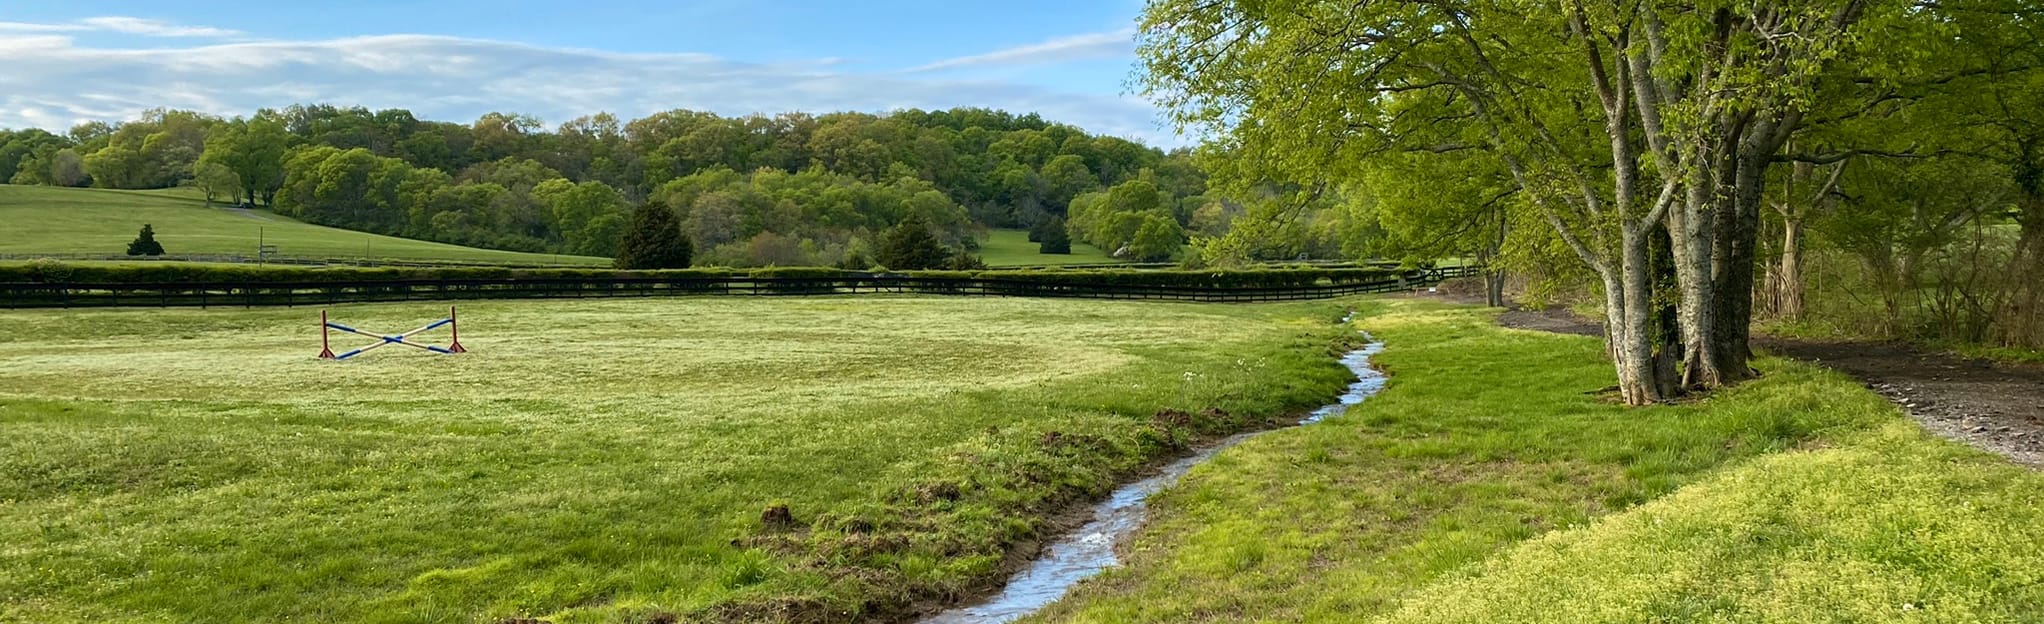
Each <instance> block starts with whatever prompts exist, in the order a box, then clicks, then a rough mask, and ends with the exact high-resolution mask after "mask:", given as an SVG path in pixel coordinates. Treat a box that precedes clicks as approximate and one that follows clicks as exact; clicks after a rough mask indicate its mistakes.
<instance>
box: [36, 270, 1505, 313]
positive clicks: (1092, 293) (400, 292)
mask: <svg viewBox="0 0 2044 624" xmlns="http://www.w3.org/2000/svg"><path fill="white" fill-rule="evenodd" d="M1477 271H1478V269H1476V268H1474V267H1444V268H1437V269H1424V270H1415V271H1408V272H1405V273H1401V274H1397V275H1392V276H1389V277H1386V278H1385V279H1382V280H1375V281H1369V282H1360V283H1349V284H1322V285H1310V286H1307V285H1302V286H1289V287H1268V288H1266V287H1258V288H1215V287H1186V286H1153V285H1131V284H1087V283H1059V282H1054V281H1046V280H1032V279H1023V278H1014V277H990V276H980V277H968V278H958V277H920V276H908V275H892V274H885V273H878V274H866V275H849V276H836V277H748V276H731V277H707V278H706V277H686V278H663V277H572V278H553V277H547V278H530V277H527V278H498V279H444V280H388V281H365V282H237V283H126V284H119V283H104V284H85V283H0V307H5V308H77V307H113V306H144V307H149V306H197V307H208V306H233V307H254V306H293V305H324V304H332V303H349V302H372V301H414V300H432V301H441V300H459V299H557V298H582V297H659V296H709V295H748V296H751V295H756V296H816V295H855V294H881V293H887V294H917V295H976V296H996V297H1079V298H1089V299H1138V300H1159V301H1206V302H1256V301H1292V300H1302V299H1326V298H1330V297H1340V296H1345V295H1356V294H1365V293H1385V292H1399V291H1404V290H1410V289H1413V288H1420V287H1424V286H1427V285H1430V284H1434V283H1438V282H1440V281H1441V280H1443V279H1449V278H1455V277H1462V276H1465V275H1474V274H1476V272H1477Z"/></svg>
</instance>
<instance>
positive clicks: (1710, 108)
mask: <svg viewBox="0 0 2044 624" xmlns="http://www.w3.org/2000/svg"><path fill="white" fill-rule="evenodd" d="M2038 17H2039V15H2038V10H2037V9H2035V8H2034V7H2029V6H2026V5H2024V4H2022V3H2018V2H2013V1H2005V0H2004V1H1997V0H1968V1H1965V2H1958V3H1920V2H1911V1H1907V0H1824V1H1819V2H1794V3H1791V2H1776V1H1761V2H1707V3H1703V4H1697V3H1673V2H1600V1H1592V0H1579V1H1571V2H1564V3H1560V4H1541V3H1502V4H1500V3H1485V2H1435V3H1421V4H1413V3H1393V2H1362V3H1350V2H1325V1H1319V0H1278V1H1267V0H1258V1H1253V2H1252V1H1248V0H1221V1H1217V2H1216V1H1208V0H1153V1H1152V2H1150V3H1149V5H1148V7H1147V8H1146V11H1145V14H1144V18H1143V21H1142V35H1141V40H1142V43H1141V46H1140V55H1141V57H1142V60H1143V65H1142V75H1141V76H1140V82H1141V84H1142V85H1143V87H1144V91H1145V93H1146V94H1147V95H1149V96H1151V97H1153V98H1156V99H1158V100H1159V101H1160V102H1162V103H1163V104H1164V105H1165V107H1166V109H1167V111H1168V112H1167V114H1168V115H1169V116H1170V117H1171V118H1172V119H1173V121H1174V122H1176V123H1177V125H1179V126H1180V127H1181V128H1182V129H1183V130H1186V131H1188V132H1192V133H1196V134H1200V135H1204V136H1208V137H1210V138H1211V141H1210V142H1209V144H1208V145H1207V147H1206V149H1207V150H1208V151H1209V152H1210V153H1211V154H1213V155H1214V157H1212V158H1205V159H1203V160H1202V162H1204V163H1206V164H1208V165H1209V167H1208V171H1209V173H1211V174H1213V175H1214V176H1215V179H1214V180H1213V181H1214V183H1215V185H1216V187H1217V190H1218V192H1220V193H1222V194H1224V195H1229V196H1234V197H1239V198H1245V199H1251V200H1256V201H1253V202H1252V204H1251V206H1252V207H1255V206H1267V207H1268V208H1267V209H1266V210H1267V212H1265V213H1263V214H1262V215H1260V217H1259V219H1258V221H1259V222H1262V224H1263V225H1262V226H1261V227H1274V228H1281V227H1282V226H1281V225H1280V224H1289V223H1297V222H1300V221H1301V220H1300V219H1296V218H1294V216H1295V215H1296V214H1297V213H1298V212H1299V211H1301V210H1305V209H1310V208H1320V209H1329V208H1330V207H1333V206H1341V205H1356V206H1357V207H1358V209H1359V210H1361V211H1362V212H1363V213H1366V214H1367V215H1369V218H1371V220H1374V221H1376V222H1377V224H1378V227H1380V228H1381V230H1380V231H1379V232H1378V235H1379V236H1380V237H1382V238H1386V239H1390V240H1393V241H1399V242H1398V244H1399V245H1401V246H1404V247H1407V248H1424V247H1427V246H1436V247H1438V243H1442V242H1444V241H1445V242H1452V243H1453V244H1454V246H1457V247H1461V248H1463V249H1469V248H1470V247H1471V246H1475V247H1477V248H1478V249H1479V250H1484V251H1489V252H1493V253H1495V252H1499V251H1509V252H1513V253H1514V254H1515V255H1516V256H1517V258H1516V260H1514V259H1507V260H1506V262H1507V263H1510V262H1513V261H1517V262H1520V263H1522V264H1523V265H1537V263H1538V262H1540V261H1546V260H1552V259H1553V258H1555V257H1557V252H1559V254H1560V255H1562V256H1564V257H1567V258H1569V259H1570V261H1571V262H1573V263H1574V264H1576V266H1578V267H1580V270H1581V271H1582V272H1583V273H1585V274H1587V275H1588V276H1589V277H1590V281H1591V283H1592V284H1593V285H1594V287H1595V290H1596V291H1598V293H1599V294H1600V296H1601V298H1602V303H1603V307H1604V310H1605V312H1606V314H1607V316H1608V318H1607V321H1606V326H1607V328H1608V331H1607V334H1608V335H1609V339H1610V341H1611V345H1612V353H1613V355H1614V360H1615V364H1616V367H1617V372H1618V374H1619V375H1618V376H1619V379H1620V394H1622V395H1623V397H1624V398H1625V399H1626V400H1627V401H1628V402H1632V403H1648V402H1654V401H1659V400H1662V399H1665V398H1667V397H1669V396H1672V395H1674V394H1676V393H1679V392H1682V391H1684V390H1685V389H1707V388H1711V387H1716V386H1719V385H1722V384H1726V383H1731V382H1734V381H1737V380H1739V379H1741V378H1744V377H1746V376H1748V375H1750V374H1751V373H1750V369H1749V368H1748V367H1747V365H1746V360H1747V358H1748V357H1749V354H1750V351H1749V349H1748V347H1747V345H1746V342H1747V332H1748V331H1749V329H1748V328H1749V326H1750V319H1751V318H1752V315H1753V310H1752V304H1753V298H1752V297H1751V296H1750V293H1752V292H1753V291H1754V289H1755V287H1756V278H1755V275H1756V267H1757V265H1758V262H1757V256H1756V254H1757V250H1758V248H1759V236H1758V234H1759V232H1760V230H1761V227H1762V219H1763V215H1762V212H1763V204H1764V202H1765V201H1766V198H1767V197H1769V193H1770V187H1769V184H1770V182H1771V181H1773V180H1774V179H1775V178H1778V177H1779V176H1778V175H1776V174H1777V171H1778V170H1779V168H1780V167H1783V166H1787V164H1788V163H1792V162H1798V161H1801V162H1806V163H1819V162H1827V161H1830V162H1835V161H1833V160H1831V159H1834V158H1839V157H1840V156H1838V154H1846V153H1859V154H1868V155H1871V154H1875V153H1883V154H1890V155H1909V156H1923V155H1926V154H1929V153H1931V152H1933V151H1934V150H1933V149H1932V148H1930V147H1929V146H1928V145H1927V144H1919V145H1902V146H1896V145H1892V144H1884V141H1892V139H1893V137H1896V136H1905V135H1907V134H1908V133H1907V132H1901V131H1898V130H1904V129H1906V128H1907V127H1908V123H1907V122H1906V118H1907V117H1908V116H1909V115H1910V111H1912V110H1915V109H1917V108H1919V107H1920V106H1922V105H1924V104H1927V103H1929V102H1930V101H1931V100H1932V99H1933V98H1936V97H1955V98H1977V97H1978V96H1977V94H1978V93H1980V92H1982V91H1985V92H1986V93H1989V94H1992V93H2003V92H2005V95H2002V96H1998V97H1999V99H1998V100H1997V101H1998V102H2000V103H2008V102H2011V101H2017V100H2029V99H2034V98H2032V97H2031V96H2030V95H2029V93H2024V94H2021V95H2017V92H2018V91H2020V90H2021V87H2020V86H2019V85H2022V84H2025V83H2023V82H2022V81H2021V80H2015V79H2013V78H2014V76H2015V75H2017V74H2020V75H2024V76H2033V75H2034V74H2035V71H2034V70H2035V67H2036V66H2035V62H2034V60H2031V59H2023V60H2011V59H2010V58H2009V57H2010V56H2014V55H2011V54H2010V53H2005V52H1994V51H1995V50H2004V49H2008V48H2011V47H2013V48H2024V49H2029V50H2035V49H2036V48H2037V46H2036V45H2035V44H2036V41H2037V39H2036V37H2035V30H2034V29H2035V28H2036V24H2037V22H2038V20H2037V18H2038ZM2023 37H2029V38H2028V39H2027V40H2025V39H2023ZM2029 54H2031V56H2034V53H2029ZM1990 58H1993V59H1998V60H1999V61H1998V62H1997V61H1995V60H1988V59H1990ZM1997 73H1999V74H2000V76H1999V77H1997V78H1996V82H1995V84H1996V85H2011V86H2013V87H2014V88H2007V89H1998V88H1997V89H1982V88H1981V87H1980V85H1978V84H1971V85H1965V86H1963V87H1962V86H1961V85H1963V84H1965V83H1968V82H1972V81H1975V80H1977V79H1981V78H1983V77H1986V76H1989V75H1993V74H1997ZM1955 87H1956V88H1955ZM2032 92H2034V91H2032ZM2029 110H2031V111H2032V112H2034V109H2029ZM1990 116H1991V115H1990ZM2017 116H2024V115H2017ZM2028 118H2029V119H2035V118H2036V116H2035V115H2028ZM2028 123H2029V122H2015V121H2005V122H2004V123H2002V124H2000V128H1999V129H2001V130H2005V132H2004V133H2003V136H2005V137H2015V136H2019V135H2021V134H2022V133H2021V132H2020V131H2019V130H2018V129H2019V128H2022V127H2026V126H2027V124H2028ZM1842 136H1850V137H1853V139H1852V140H1849V141H1844V142H1840V141H1837V139H1838V138H1839V137H1842ZM2007 144H2009V145H2019V144H2021V141H2020V140H2019V139H2016V140H2011V141H2009V142H2008V143H2007ZM2019 152H2020V150H2019V149H2018V150H2013V151H2011V152H2008V153H2019ZM2018 177H2020V176H2018ZM1079 203H1080V202H1079V201H1078V200H1075V201H1074V205H1075V213H1074V216H1073V222H1074V224H1075V226H1077V225H1078V224H1079V221H1080V219H1079V214H1078V213H1077V212H1076V209H1077V207H1078V204H1079ZM1287 213H1290V214H1287ZM1238 221H1239V219H1238ZM1094 225H1095V226H1097V223H1096V224H1094ZM1109 229H1110V230H1111V231H1112V230H1114V227H1110V228H1109ZM1254 231H1255V230H1254V229H1251V228H1243V227H1236V228H1234V230H1233V231H1232V232H1231V233H1230V236H1235V237H1237V238H1239V237H1240V236H1241V234H1242V233H1248V232H1254ZM1114 233H1118V231H1115V232H1114ZM1507 233H1509V234H1510V236H1511V237H1513V238H1517V239H1522V240H1520V241H1519V242H1512V243H1507V242H1506V241H1505V240H1503V239H1504V238H1505V237H1506V236H1507ZM1298 237H1299V236H1298V235H1296V234H1295V235H1293V238H1295V239H1296V238H1298ZM1527 238H1533V239H1537V240H1523V239H1527ZM1202 243H1203V244H1205V245H1207V246H1209V247H1214V248H1219V249H1226V248H1227V247H1230V246H1232V247H1235V248H1242V247H1249V246H1251V245H1250V242H1246V241H1244V242H1235V243H1231V244H1230V245H1221V244H1218V243H1216V242H1215V241H1202Z"/></svg>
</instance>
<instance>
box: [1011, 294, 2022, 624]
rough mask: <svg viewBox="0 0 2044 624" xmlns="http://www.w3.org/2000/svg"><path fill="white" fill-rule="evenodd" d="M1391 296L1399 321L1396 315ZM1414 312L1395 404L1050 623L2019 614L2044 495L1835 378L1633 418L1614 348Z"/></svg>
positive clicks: (1258, 461)
mask: <svg viewBox="0 0 2044 624" xmlns="http://www.w3.org/2000/svg"><path fill="white" fill-rule="evenodd" d="M1387 305H1388V304H1387ZM1491 317H1492V315H1491V313H1484V312H1475V311H1467V310H1453V309H1441V308H1438V307H1435V306H1429V305H1425V304H1412V303H1403V304H1398V305H1396V306H1395V307H1393V308H1392V309H1391V310H1390V311H1389V312H1388V313H1385V314H1382V315H1380V316H1376V317H1373V318H1368V319H1365V320H1364V321H1362V322H1361V323H1360V324H1361V325H1363V326H1364V327H1366V328H1369V329H1370V330H1371V331H1373V332H1376V333H1377V334H1378V335H1380V336H1381V337H1383V338H1384V339H1385V340H1386V341H1387V343H1388V345H1389V350H1387V351H1386V352H1385V353H1384V354H1383V355H1382V356H1380V357H1379V362H1380V363H1381V364H1382V365H1383V366H1384V367H1385V368H1386V369H1387V370H1388V371H1390V372H1391V373H1392V379H1391V384H1390V387H1389V389H1387V390H1386V391H1385V392H1384V393H1383V394H1382V395H1380V396H1378V397H1377V398H1374V399H1371V400H1370V401H1369V402H1367V403H1365V404H1364V405H1363V406H1362V407H1361V408H1359V409H1358V410H1356V411H1355V412H1353V413H1351V414H1350V415H1348V416H1346V417H1343V418H1338V419H1333V420H1331V421H1328V422H1326V423H1323V424H1319V425H1314V426H1309V427H1303V428H1300V429H1295V430H1289V431H1283V432H1278V433H1274V434H1271V435H1268V436H1264V437H1261V438H1258V439H1256V440H1252V441H1250V442H1249V443H1246V444H1243V445H1241V446H1239V447H1237V448H1235V449H1232V450H1230V451H1228V452H1226V453H1223V454H1221V455H1220V456H1219V457H1217V458H1216V459H1215V460H1214V461H1213V462H1212V463H1210V464H1208V465H1206V466H1202V467H1200V468H1197V469H1195V470H1194V471H1193V472H1192V473H1191V474H1190V475H1188V477H1187V478H1186V480H1185V481H1183V482H1181V483H1180V484H1179V485H1178V486H1176V487H1174V488H1172V489H1169V490H1167V491H1165V492H1163V493H1161V494H1160V495H1159V496H1158V497H1157V498H1156V499H1153V506H1152V509H1153V511H1152V514H1153V516H1152V524H1151V525H1150V526H1149V527H1148V528H1147V529H1146V530H1145V532H1144V533H1143V534H1142V535H1141V536H1140V537H1139V538H1138V541H1137V543H1136V544H1135V546H1134V548H1132V549H1131V551H1132V554H1131V557H1130V558H1131V561H1130V563H1129V565H1128V566H1127V567H1125V568H1121V569H1118V570H1114V571H1111V572H1109V573H1107V574H1105V575H1103V576H1101V577H1098V578H1097V579H1095V580H1094V581H1091V582H1088V583H1086V584H1083V585H1082V586H1081V588H1080V590H1079V591H1078V592H1077V594H1076V595H1075V596H1074V597H1072V598H1068V599H1067V600H1065V601H1063V602H1061V603H1058V604H1056V605H1054V606H1053V607H1052V608H1051V609H1050V610H1049V611H1048V612H1046V613H1044V614H1042V615H1041V616H1040V617H1037V618H1034V619H1033V620H1032V621H1043V622H1243V621H1251V622H1297V621H1305V622H1469V623H1489V622H1555V623H1563V622H1568V623H1575V622H1614V623H1616V622H1784V623H1787V622H1817V621H1830V622H1889V621H1925V622H1930V621H1936V622H2023V621H2036V620H2035V618H2036V616H2037V614H2039V613H2044V549H2040V548H2038V547H2037V544H2040V543H2044V507H2040V502H2044V477H2040V476H2039V475H2038V474H2036V473H2034V472H2029V471H2026V470H2024V469H2021V468H2018V467H2016V466H2014V465H2011V464H2008V463H2005V462H2003V461H2001V460H1999V459H1997V458H1992V457H1989V456H1986V455H1984V454H1981V453H1978V452H1975V451H1971V450H1968V449H1964V448H1962V447H1959V446H1957V445H1954V444H1951V443H1947V442H1943V441H1939V440H1933V439H1930V438H1928V437H1926V436H1925V435H1924V434H1923V433H1921V432H1920V431H1919V430H1918V429H1917V428H1916V427H1915V426H1914V425H1913V424H1910V423H1908V422H1907V421H1905V420H1903V419H1902V418H1901V416H1900V414H1899V413H1898V412H1897V411H1896V410H1895V408H1894V407H1892V406H1891V405H1889V404H1887V403H1886V402H1885V401H1883V400H1881V399H1880V398H1879V397H1877V396H1875V395H1873V394H1871V393H1869V392H1866V391H1865V390H1864V389H1862V388H1861V387H1859V385H1858V384H1856V383H1854V382H1852V381H1850V380H1847V379H1845V378H1843V377H1841V376H1839V375H1836V374H1834V373H1830V372H1827V371H1823V370H1820V369H1816V368H1814V367H1811V366H1808V365H1803V364H1799V363H1794V362H1789V361H1783V360H1777V359H1770V360H1763V361H1762V362H1761V363H1760V365H1761V366H1762V367H1763V368H1764V369H1765V370H1766V372H1767V375H1766V376H1765V377H1764V378H1762V379H1760V380H1757V381H1754V382H1751V383H1749V384H1747V385H1744V386H1741V387H1738V388H1736V389H1731V390H1727V391H1723V392H1721V393H1719V394H1717V395H1715V396H1712V397H1710V398H1708V399H1705V400H1702V401H1699V402H1694V403H1690V404H1684V405H1672V406H1661V407H1654V408H1649V409H1626V408H1622V407H1618V406H1614V405H1610V404H1608V403H1606V402H1604V401H1603V400H1601V399H1600V398H1598V397H1597V396H1595V394H1594V392H1595V391H1596V390H1597V389H1598V388H1601V387H1604V386H1607V385H1609V384H1610V382H1611V380H1610V377H1611V373H1610V369H1609V367H1608V364H1606V363H1604V362H1603V361H1602V359H1601V358H1600V356H1599V350H1600V345H1599V343H1598V342H1597V341H1596V340H1594V339H1589V338H1580V337H1570V336H1558V335H1549V334H1538V333H1532V332H1524V331H1515V330H1505V329H1500V328H1497V327H1495V326H1493V325H1492V324H1491Z"/></svg>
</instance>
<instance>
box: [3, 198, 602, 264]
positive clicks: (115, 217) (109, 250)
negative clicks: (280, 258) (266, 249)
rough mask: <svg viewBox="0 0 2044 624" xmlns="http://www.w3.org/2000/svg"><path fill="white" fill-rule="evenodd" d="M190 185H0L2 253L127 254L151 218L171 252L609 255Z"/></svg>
mask: <svg viewBox="0 0 2044 624" xmlns="http://www.w3.org/2000/svg"><path fill="white" fill-rule="evenodd" d="M203 197H204V196H203V195H199V194H196V193H195V192H194V191H192V190H191V189H162V190H155V191H118V190H106V189H70V188H54V187H46V186H14V185H4V184H0V224H5V226H4V227H0V253H5V254H34V253H79V254H115V255H119V254H123V253H126V252H127V249H128V241H131V240H134V238H135V233H136V231H137V230H140V229H142V225H143V224H145V223H147V224H150V225H153V226H155V228H156V240H157V241H158V242H161V243H163V249H164V251H165V253H169V254H237V255H243V256H254V255H256V247H257V245H258V244H259V243H260V244H267V245H274V246H276V252H277V253H278V254H281V255H285V256H300V257H312V258H361V257H368V258H375V259H402V260H447V261H464V262H505V263H545V264H584V265H597V266H601V265H608V264H609V263H610V260H609V259H608V258H588V257H582V256H559V255H551V254H528V253H518V252H510V251H497V250H491V249H475V248H472V247H462V246H459V245H448V244H444V243H433V242H427V241H420V240H411V239H406V238H396V237H391V236H378V235H375V234H365V233H362V232H355V231H350V230H343V229H338V228H330V227H325V226H319V225H312V224H308V223H301V222H298V221H294V220H292V219H289V218H286V217H281V216H277V215H275V214H271V213H270V212H268V211H265V210H254V211H233V210H229V209H227V208H224V207H219V206H220V204H216V205H215V207H208V206H206V204H205V202H204V201H203Z"/></svg>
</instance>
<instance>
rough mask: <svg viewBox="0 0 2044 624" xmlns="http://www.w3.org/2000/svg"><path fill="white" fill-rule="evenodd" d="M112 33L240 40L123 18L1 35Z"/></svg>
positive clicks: (0, 26)
mask: <svg viewBox="0 0 2044 624" xmlns="http://www.w3.org/2000/svg"><path fill="white" fill-rule="evenodd" d="M94 31H97V32H111V33H120V34H125V35H143V36H149V37H208V38H215V39H220V38H227V37H240V36H242V35H243V34H244V33H242V32H241V31H238V30H229V29H225V28H212V27H209V26H184V25H180V24H176V23H172V22H166V21H163V20H159V19H148V18H142V17H124V16H118V15H110V16H105V17H88V18H85V19H81V20H78V21H75V22H69V23H64V24H36V23H29V22H0V33H52V32H94Z"/></svg>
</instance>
